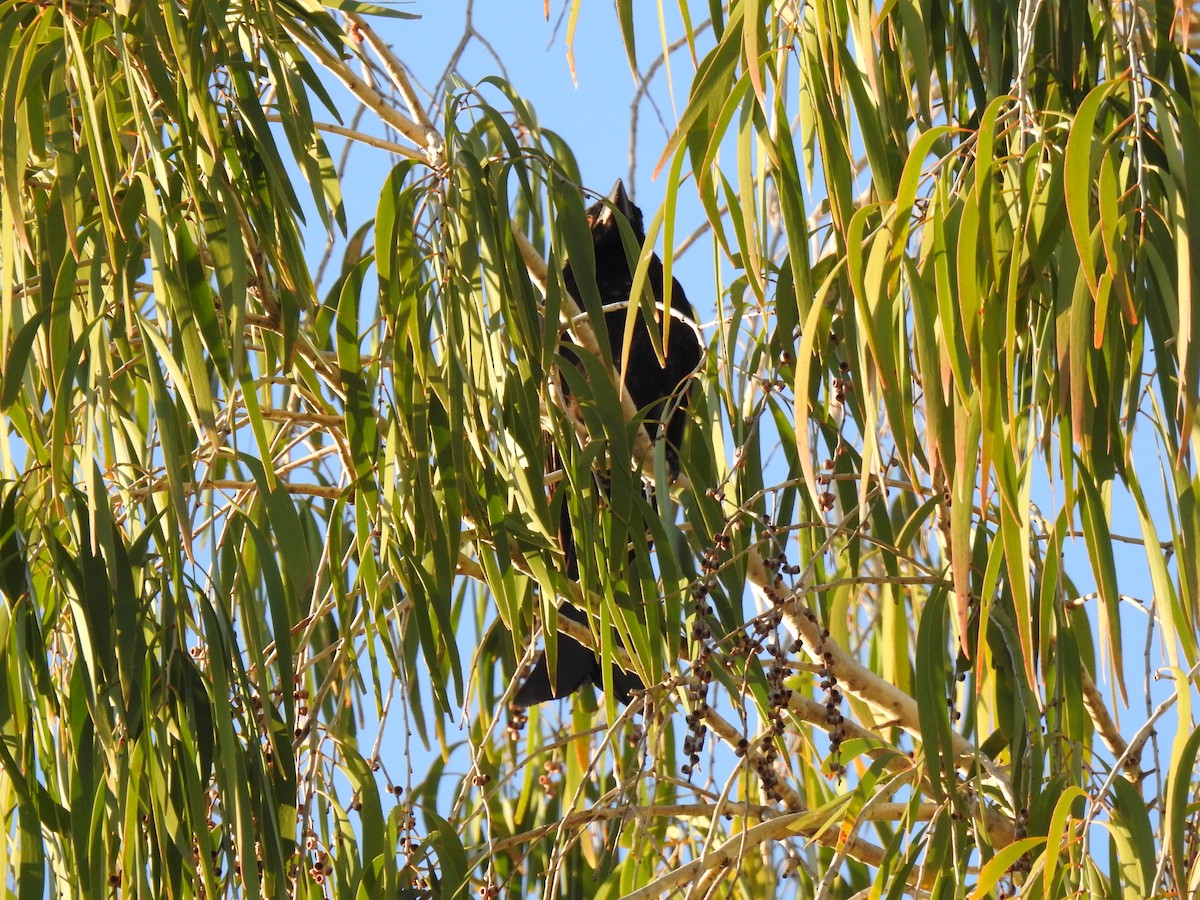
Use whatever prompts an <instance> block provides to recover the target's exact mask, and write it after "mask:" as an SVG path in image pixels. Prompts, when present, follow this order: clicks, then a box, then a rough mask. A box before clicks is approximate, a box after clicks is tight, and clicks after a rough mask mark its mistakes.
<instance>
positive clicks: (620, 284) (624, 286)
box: [513, 181, 701, 706]
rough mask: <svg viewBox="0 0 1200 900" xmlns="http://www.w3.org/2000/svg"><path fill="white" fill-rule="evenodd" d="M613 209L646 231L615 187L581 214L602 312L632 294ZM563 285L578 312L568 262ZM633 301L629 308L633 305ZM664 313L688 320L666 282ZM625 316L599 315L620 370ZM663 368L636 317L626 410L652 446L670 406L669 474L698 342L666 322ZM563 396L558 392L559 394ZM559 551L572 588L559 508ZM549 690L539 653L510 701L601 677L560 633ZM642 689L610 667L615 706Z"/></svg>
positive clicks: (621, 188)
mask: <svg viewBox="0 0 1200 900" xmlns="http://www.w3.org/2000/svg"><path fill="white" fill-rule="evenodd" d="M614 209H615V210H616V211H617V212H619V213H620V214H621V215H623V216H624V217H625V219H626V220H627V221H628V222H629V225H630V227H631V228H632V230H633V234H634V236H635V237H636V238H637V240H638V243H645V240H646V232H645V228H644V225H643V222H642V211H641V210H640V209H638V208H637V207H636V206H635V205H634V204H633V202H632V201H631V200H630V199H629V195H628V194H626V193H625V185H624V184H622V183H621V182H620V181H618V182H617V183H616V185H615V186H614V187H613V190H612V193H611V194H610V195H609V197H608V203H607V204H605V203H604V202H598V203H595V204H593V205H592V206H591V207H589V208H588V211H587V214H588V223H589V224H590V225H591V231H592V243H593V247H594V250H595V256H596V288H597V290H598V292H599V294H600V301H601V303H602V304H603V305H604V306H608V305H610V304H614V303H616V304H624V303H625V302H626V301H630V300H631V298H630V292H631V290H632V288H633V272H632V271H631V269H630V267H629V259H628V257H627V256H626V254H625V247H624V244H623V243H622V242H621V233H620V230H619V227H618V224H617V220H616V217H615V214H614ZM563 281H564V283H565V284H566V288H567V292H568V293H569V294H570V295H571V297H573V298H574V300H575V302H576V304H577V305H578V306H579V307H580V308H581V309H582V308H583V301H582V298H581V297H580V294H579V286H578V284H577V283H576V281H575V273H574V272H573V271H572V269H571V264H570V263H569V262H568V263H567V265H566V266H565V267H564V268H563ZM648 281H649V285H650V289H651V291H652V293H653V295H654V299H655V301H656V302H657V303H659V304H662V303H663V300H664V298H663V267H662V260H660V259H659V258H658V254H654V256H653V257H651V259H650V268H649V272H648ZM637 299H638V298H633V300H632V301H631V302H636V301H637ZM670 304H671V310H672V312H673V313H682V314H683V315H684V316H687V317H688V318H689V319H691V318H692V307H691V304H689V303H688V301H687V297H686V296H684V293H683V288H682V287H681V286H680V284H679V282H678V281H676V280H675V279H671V298H670ZM661 310H662V307H661V305H660V306H659V311H660V315H659V320H658V322H657V324H656V327H657V328H658V329H659V331H658V334H659V338H660V341H659V343H660V345H662V342H661V337H662V314H661ZM626 315H627V310H626V308H625V306H621V307H619V308H617V309H614V310H612V311H610V312H607V313H605V316H604V318H605V324H606V325H607V327H608V344H609V347H610V348H611V350H612V355H613V357H614V364H615V366H616V367H617V370H618V371H620V366H621V348H622V347H623V346H624V339H625V321H626ZM664 350H665V353H664V362H665V365H660V364H659V360H658V355H657V354H656V353H655V352H654V344H653V342H652V341H651V338H650V331H649V329H648V328H647V326H646V321H645V318H644V316H642V315H641V314H638V316H637V318H636V319H635V320H634V333H633V337H632V340H631V341H630V347H629V360H628V363H627V365H626V369H625V387H626V388H627V389H628V391H629V396H630V397H631V398H632V399H633V402H634V404H635V405H636V406H637V407H638V408H639V409H641V410H645V411H646V413H645V418H644V420H643V424H644V426H645V428H646V433H647V435H649V437H650V439H651V440H654V439H655V438H656V437H657V436H658V433H659V430H660V428H662V427H663V416H664V413H665V412H666V411H667V408H668V405H669V404H670V405H671V412H670V416H669V418H668V419H667V421H666V423H665V426H666V427H665V436H666V441H667V447H666V456H667V462H668V465H669V466H670V468H671V473H672V475H674V474H677V472H678V461H679V456H678V453H679V448H680V446H681V444H682V440H683V430H684V426H685V425H686V423H687V413H686V410H685V408H684V407H685V406H686V405H687V400H688V394H687V389H686V388H687V385H686V382H687V380H688V378H689V377H690V376H691V374H692V373H693V372H694V371H695V370H696V367H697V366H699V364H700V359H701V349H700V341H699V339H698V338H697V336H696V332H695V331H694V330H693V329H692V328H691V327H690V326H689V325H688V324H687V323H686V322H681V321H679V320H678V319H676V320H675V321H673V322H672V323H671V328H670V338H669V340H668V341H667V343H666V344H665V345H664ZM562 355H563V356H564V357H565V358H566V359H568V360H575V359H576V357H575V353H574V351H572V350H570V349H569V348H567V347H563V348H562ZM564 390H565V387H564ZM559 544H560V545H561V546H562V550H563V555H564V557H565V558H566V563H567V571H566V574H567V575H568V576H569V577H570V578H572V579H574V580H576V581H578V580H579V564H578V561H577V559H576V555H575V536H574V531H573V530H572V528H571V518H570V514H569V513H568V511H567V505H566V504H565V503H564V504H563V506H562V515H561V518H560V520H559ZM559 610H560V611H561V612H562V613H563V614H564V615H566V616H567V617H568V618H571V619H574V620H575V621H576V622H579V623H580V624H587V615H586V614H585V613H584V612H582V611H580V610H578V609H576V608H575V607H574V606H572V605H571V604H569V603H564V604H563V605H562V606H560V607H559ZM556 668H557V671H556V677H555V684H554V686H553V687H551V684H550V671H549V667H548V666H547V665H546V656H545V654H544V653H543V654H542V655H541V656H539V657H538V661H537V663H536V664H535V665H534V668H533V672H532V673H530V675H529V678H528V679H526V681H525V683H524V684H523V685H521V687H520V689H519V690H518V691H517V693H516V696H515V697H514V698H513V700H514V702H515V703H516V704H518V705H520V706H532V705H533V704H535V703H543V702H545V701H546V700H553V699H555V698H559V697H566V696H568V695H569V694H573V693H574V692H575V691H577V690H578V689H579V688H580V687H582V686H583V685H584V684H586V683H587V682H588V681H591V682H592V683H593V684H595V685H597V686H601V685H602V684H603V681H604V674H603V672H602V670H601V668H600V660H599V658H598V657H597V656H596V654H595V653H594V652H593V651H592V650H590V649H589V648H587V647H585V646H583V644H581V643H579V642H578V641H576V640H575V639H574V638H571V637H569V636H567V635H565V634H560V635H559V636H558V664H557V667H556ZM643 687H644V685H643V684H642V681H641V679H640V678H638V676H637V675H635V674H633V673H632V672H626V671H624V670H623V669H621V668H620V666H613V688H614V691H615V695H616V698H617V699H618V700H620V701H621V703H628V702H629V692H630V691H631V690H640V689H642V688H643Z"/></svg>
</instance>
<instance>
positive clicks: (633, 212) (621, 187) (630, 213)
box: [587, 178, 646, 247]
mask: <svg viewBox="0 0 1200 900" xmlns="http://www.w3.org/2000/svg"><path fill="white" fill-rule="evenodd" d="M614 211H616V212H619V213H620V214H621V215H623V216H624V217H625V218H626V220H628V222H629V225H630V227H631V228H633V234H634V236H635V237H636V238H637V239H638V243H639V244H640V243H643V242H645V240H646V231H645V228H644V227H643V224H642V211H641V210H640V209H638V208H637V206H635V205H634V202H633V201H632V200H630V199H629V195H628V194H627V193H625V183H624V182H622V181H621V179H619V178H618V179H617V183H616V184H614V185H613V189H612V190H611V191H610V192H609V194H608V198H607V199H606V200H598V201H596V202H595V203H593V204H592V205H591V206H589V207H588V211H587V214H588V224H589V225H590V226H591V228H592V240H593V241H594V242H595V244H596V245H597V246H599V245H600V244H602V243H607V242H609V241H612V242H615V246H616V247H620V246H621V232H620V230H619V228H618V226H617V220H616V217H615V216H614Z"/></svg>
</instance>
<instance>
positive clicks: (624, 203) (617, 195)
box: [595, 178, 633, 228]
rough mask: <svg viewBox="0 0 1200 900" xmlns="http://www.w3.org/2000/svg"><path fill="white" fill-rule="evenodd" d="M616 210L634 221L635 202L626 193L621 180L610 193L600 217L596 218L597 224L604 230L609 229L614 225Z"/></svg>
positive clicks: (618, 180)
mask: <svg viewBox="0 0 1200 900" xmlns="http://www.w3.org/2000/svg"><path fill="white" fill-rule="evenodd" d="M614 208H616V209H618V210H620V212H621V215H623V216H624V217H625V218H626V219H628V220H629V221H633V201H632V200H630V199H629V195H628V194H627V193H625V182H623V181H622V180H621V179H620V178H618V179H617V183H616V184H614V185H613V189H612V190H611V191H609V192H608V203H607V204H605V206H604V209H602V210H600V215H598V216H597V217H596V221H595V224H596V225H598V226H600V227H602V228H607V227H609V226H610V225H611V224H612V214H613V209H614Z"/></svg>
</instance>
